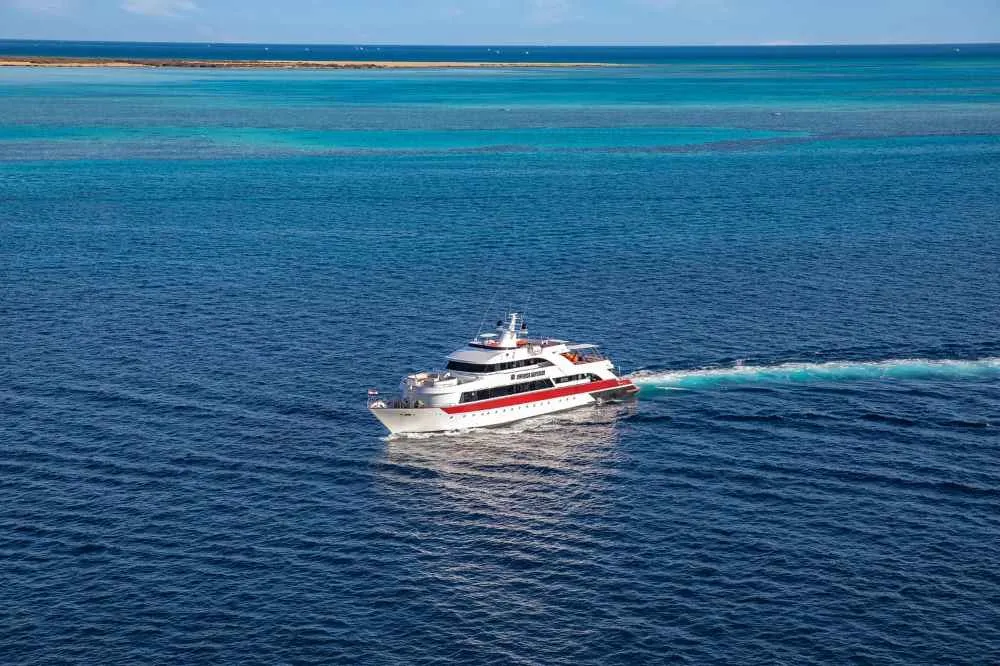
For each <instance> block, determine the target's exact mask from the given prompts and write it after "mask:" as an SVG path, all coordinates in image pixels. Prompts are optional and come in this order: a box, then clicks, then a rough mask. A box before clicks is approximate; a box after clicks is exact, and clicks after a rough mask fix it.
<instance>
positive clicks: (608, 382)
mask: <svg viewBox="0 0 1000 666" xmlns="http://www.w3.org/2000/svg"><path fill="white" fill-rule="evenodd" d="M631 385H632V382H631V381H629V380H628V379H604V380H601V381H598V382H590V383H589V384H576V385H574V386H566V387H563V388H555V389H545V390H544V391H534V392H532V393H521V394H515V395H509V396H505V397H503V398H493V399H492V400H483V401H482V402H470V403H467V404H464V405H454V406H453V407H442V408H441V410H442V411H444V412H446V413H448V414H463V413H465V412H481V411H483V410H486V409H497V408H500V407H510V406H512V405H523V404H525V403H528V402H539V401H542V400H551V399H553V398H564V397H566V396H568V395H577V394H578V393H594V392H596V391H606V390H608V389H613V388H618V387H621V386H631Z"/></svg>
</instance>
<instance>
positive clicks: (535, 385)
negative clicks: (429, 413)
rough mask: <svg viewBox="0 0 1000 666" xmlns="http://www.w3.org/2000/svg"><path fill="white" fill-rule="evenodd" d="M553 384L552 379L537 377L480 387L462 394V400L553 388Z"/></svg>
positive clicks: (485, 398) (472, 400) (475, 399)
mask: <svg viewBox="0 0 1000 666" xmlns="http://www.w3.org/2000/svg"><path fill="white" fill-rule="evenodd" d="M553 386H554V384H553V383H552V380H551V379H536V380H534V381H531V382H521V383H520V384H507V385H505V386H493V387H491V388H484V389H479V390H478V391H466V392H465V393H463V394H462V398H461V400H460V402H476V401H477V400H489V399H491V398H503V397H504V396H508V395H514V394H515V393H526V392H528V391H540V390H541V389H547V388H552V387H553Z"/></svg>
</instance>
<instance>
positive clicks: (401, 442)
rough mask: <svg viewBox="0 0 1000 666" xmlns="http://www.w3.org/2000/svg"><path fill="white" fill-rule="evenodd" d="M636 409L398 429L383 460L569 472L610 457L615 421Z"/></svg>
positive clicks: (444, 469) (432, 466)
mask: <svg viewBox="0 0 1000 666" xmlns="http://www.w3.org/2000/svg"><path fill="white" fill-rule="evenodd" d="M635 411H636V406H635V403H611V404H605V405H600V406H594V407H588V408H584V409H576V410H571V411H566V412H559V413H556V414H549V415H544V416H538V417H535V418H532V419H527V420H525V421H518V422H515V423H510V424H507V425H503V426H497V427H492V428H476V429H471V430H455V431H451V432H443V433H397V434H394V435H389V436H387V437H386V438H385V440H386V442H387V443H388V446H387V449H386V462H388V463H390V464H400V465H409V466H417V467H422V468H426V469H429V470H434V471H436V472H439V473H443V474H446V473H449V472H465V473H468V472H470V471H472V470H475V469H488V468H492V467H496V466H502V465H515V466H517V465H522V466H531V465H537V466H540V467H550V468H552V469H555V470H559V469H562V470H563V471H570V470H572V469H574V468H575V467H576V466H578V465H581V464H585V463H586V462H587V461H598V460H602V459H605V458H606V457H607V456H609V455H610V456H614V455H615V448H614V447H615V445H616V444H617V442H618V438H619V436H620V427H621V426H620V424H619V422H620V421H621V420H622V419H623V418H626V417H628V416H631V415H633V414H634V413H635Z"/></svg>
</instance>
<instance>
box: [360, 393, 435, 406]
mask: <svg viewBox="0 0 1000 666" xmlns="http://www.w3.org/2000/svg"><path fill="white" fill-rule="evenodd" d="M426 406H427V405H426V404H425V403H424V401H423V400H410V399H407V398H400V397H384V396H381V395H379V396H372V397H370V398H368V409H421V408H423V407H426Z"/></svg>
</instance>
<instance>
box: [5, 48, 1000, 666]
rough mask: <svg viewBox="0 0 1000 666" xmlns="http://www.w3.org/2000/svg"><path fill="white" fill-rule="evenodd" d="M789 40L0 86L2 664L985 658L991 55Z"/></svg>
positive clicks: (56, 79)
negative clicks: (634, 396)
mask: <svg viewBox="0 0 1000 666" xmlns="http://www.w3.org/2000/svg"><path fill="white" fill-rule="evenodd" d="M814 56H815V54H813V55H812V56H810V55H809V54H808V53H807V54H805V55H801V56H800V57H797V58H796V57H790V56H783V57H782V58H780V59H775V60H773V61H770V60H767V59H765V58H761V57H757V58H755V59H753V60H752V61H739V60H738V59H737V60H733V59H732V58H730V59H729V60H726V59H724V58H723V59H720V58H719V57H711V58H707V57H706V59H705V60H703V61H699V60H697V59H691V58H688V59H687V60H686V61H684V62H676V63H671V64H661V65H648V66H630V67H618V68H603V69H601V68H581V69H572V70H546V69H537V70H510V71H508V70H495V71H494V70H490V71H456V70H449V71H415V72H389V71H386V72H347V71H345V72H299V71H296V72H275V71H211V72H198V71H181V70H162V71H144V70H127V69H126V70H110V69H107V70H106V69H90V70H29V69H20V68H8V69H0V439H2V444H0V534H2V538H0V572H2V574H3V575H2V578H3V584H2V585H0V662H3V663H67V662H69V663H174V662H180V663H194V662H211V663H268V664H273V663H337V662H340V663H345V662H346V663H351V662H360V663H394V664H414V663H417V664H419V663H452V662H457V663H480V662H483V663H497V664H502V663H525V664H527V663H532V664H534V663H537V664H579V663H600V664H608V663H662V662H667V661H671V660H677V661H687V662H691V663H704V662H715V663H776V662H777V663H789V664H798V663H844V662H851V663H893V664H914V663H934V664H937V663H943V662H965V663H974V664H981V663H991V662H994V661H996V660H997V658H998V656H1000V601H998V600H1000V575H998V573H997V561H998V559H1000V462H998V461H1000V437H998V424H1000V387H998V381H1000V336H998V333H997V331H998V324H1000V314H998V312H1000V279H998V273H1000V213H998V211H1000V85H998V81H1000V58H998V56H997V55H996V54H993V53H992V52H990V51H988V50H987V51H984V52H977V53H974V54H971V55H970V54H959V53H952V52H950V51H947V52H946V53H945V54H940V53H934V54H926V53H925V54H920V53H916V54H908V55H906V54H904V55H898V54H897V55H894V56H893V57H891V58H885V59H884V60H879V59H878V58H877V57H875V56H872V55H871V54H870V53H869V54H867V55H866V56H865V58H863V59H858V58H838V57H833V56H830V55H829V54H828V55H827V56H824V57H822V58H819V57H814ZM904 56H905V57H904ZM491 301H492V306H491V307H488V306H489V305H490V303H491ZM508 305H511V306H515V307H518V308H522V309H526V311H527V316H528V319H529V321H530V323H531V325H532V328H533V331H534V332H535V333H538V334H549V335H555V336H563V337H573V338H577V339H580V340H583V341H593V342H599V343H602V345H603V346H604V347H605V348H606V349H607V350H608V351H609V352H610V353H611V354H612V355H613V357H614V359H615V360H616V361H617V362H619V363H620V364H621V365H622V366H623V368H624V371H625V372H628V373H631V374H633V376H634V377H635V379H636V381H637V382H638V383H639V385H640V386H641V392H640V394H639V399H638V400H637V401H636V402H635V403H634V404H631V405H620V406H606V407H602V408H599V409H584V410H578V411H574V412H570V413H566V414H564V415H559V416H552V417H546V418H542V419H536V420H529V421H525V422H521V423H517V424H513V425H511V426H507V427H503V428H496V429H488V430H481V431H471V432H457V433H448V434H444V435H425V436H419V437H416V436H414V437H397V438H387V437H386V436H385V433H384V432H383V431H382V430H381V427H380V426H379V424H378V423H377V422H376V421H375V420H374V419H373V418H371V417H370V415H369V414H368V413H367V412H366V411H365V409H364V398H365V389H366V388H367V387H368V386H380V387H382V388H384V389H391V387H393V386H394V385H395V384H396V383H397V381H398V379H399V377H400V376H401V375H403V374H405V373H407V372H412V371H416V370H421V369H426V368H428V367H435V366H438V365H440V363H441V359H442V357H443V355H444V354H446V353H448V352H449V351H451V350H452V349H453V348H455V347H457V346H459V345H461V344H462V343H463V342H464V341H465V340H466V339H467V338H468V337H469V336H470V335H471V334H473V333H475V331H476V328H477V326H478V325H479V323H480V321H481V319H482V318H483V314H484V310H485V311H486V312H487V316H490V317H492V316H494V315H495V314H496V313H497V310H500V309H502V308H504V307H506V306H508Z"/></svg>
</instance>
